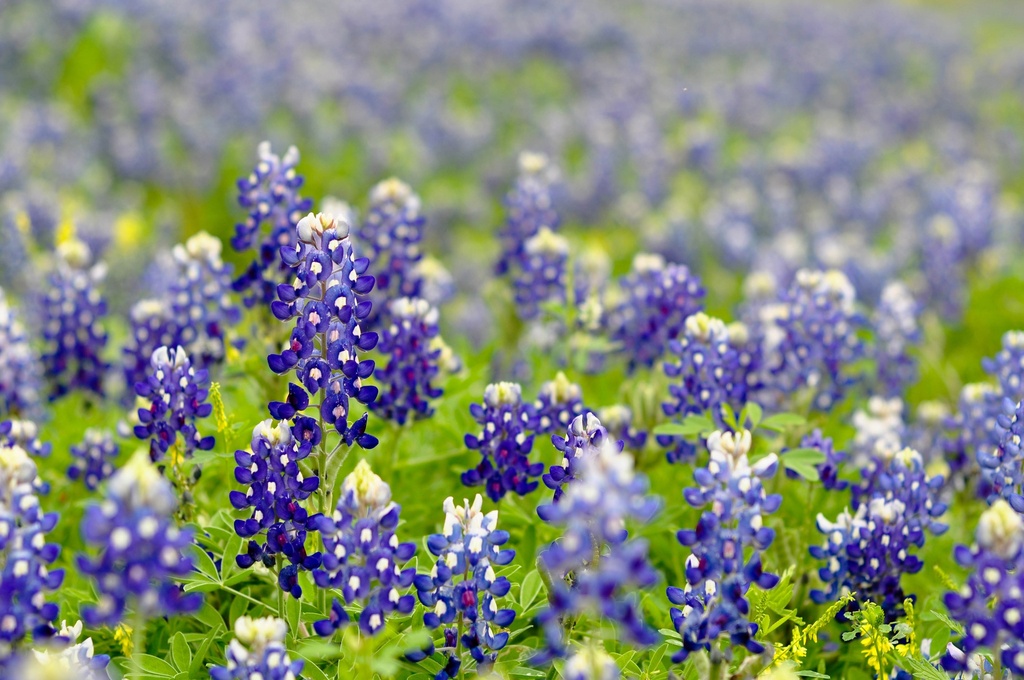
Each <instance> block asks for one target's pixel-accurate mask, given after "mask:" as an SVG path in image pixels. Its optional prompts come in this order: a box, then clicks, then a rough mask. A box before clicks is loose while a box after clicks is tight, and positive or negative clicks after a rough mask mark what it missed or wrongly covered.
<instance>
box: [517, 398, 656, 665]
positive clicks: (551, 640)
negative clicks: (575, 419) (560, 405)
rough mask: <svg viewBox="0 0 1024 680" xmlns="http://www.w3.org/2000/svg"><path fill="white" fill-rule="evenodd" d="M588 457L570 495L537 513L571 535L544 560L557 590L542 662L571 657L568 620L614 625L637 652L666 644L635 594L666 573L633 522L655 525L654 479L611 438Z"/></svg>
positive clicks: (541, 618)
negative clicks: (634, 533)
mask: <svg viewBox="0 0 1024 680" xmlns="http://www.w3.org/2000/svg"><path fill="white" fill-rule="evenodd" d="M591 417H592V416H591ZM599 425H600V423H596V424H594V425H593V427H592V428H591V429H594V428H596V427H597V426H599ZM571 436H572V435H571V433H570V436H569V438H571ZM584 451H585V453H584V455H581V456H580V459H579V467H578V468H577V471H576V474H575V478H574V479H573V480H572V481H571V482H569V483H568V484H567V485H566V489H565V493H564V494H563V495H562V496H561V497H560V498H559V499H558V501H557V502H553V503H550V504H546V505H541V506H540V507H539V508H537V514H538V515H539V516H540V517H541V519H543V520H544V521H545V522H548V523H550V524H553V525H555V526H558V527H562V528H563V532H564V533H563V534H562V537H561V538H560V539H558V540H557V541H555V542H554V543H551V544H550V545H548V546H547V547H546V548H544V549H543V550H542V551H541V553H540V557H539V561H540V566H541V568H542V569H544V570H546V571H547V573H548V574H549V576H550V578H551V584H552V585H551V587H550V588H549V591H548V606H547V607H545V608H544V609H542V610H541V612H540V613H539V614H538V616H537V624H538V625H539V626H540V627H541V628H542V630H543V634H544V649H543V650H541V651H540V652H538V654H537V655H536V656H535V657H534V659H533V661H534V662H535V663H545V662H547V661H549V660H551V659H552V658H554V657H565V656H567V655H568V653H569V647H568V642H569V641H568V640H567V639H565V636H564V633H563V629H562V621H563V620H564V619H565V618H566V617H574V616H579V615H581V614H584V613H590V614H596V615H597V616H599V617H601V618H602V619H605V620H608V621H611V622H613V623H614V624H615V625H616V626H617V628H618V630H619V631H620V633H621V635H622V637H623V639H624V640H625V641H627V642H629V643H630V644H632V645H638V646H647V645H651V644H653V643H655V642H656V641H657V640H658V634H657V632H656V631H655V630H654V629H653V628H651V627H650V625H649V624H648V623H647V622H646V621H645V620H644V617H643V614H642V612H641V610H640V606H639V601H638V598H637V596H636V593H635V591H636V590H638V589H643V588H649V587H650V586H652V585H654V584H655V583H656V582H657V580H658V574H657V572H656V571H655V570H654V568H653V567H652V566H651V565H650V563H649V562H648V560H647V542H646V541H644V540H641V539H631V538H630V537H629V533H628V532H627V530H626V524H625V523H626V521H627V520H635V521H639V522H646V521H648V520H650V519H651V518H652V517H653V516H654V515H655V514H656V513H657V511H658V509H659V506H660V504H659V503H658V501H657V500H656V499H654V498H653V497H651V496H648V495H647V479H646V477H644V476H643V475H640V474H637V473H636V472H635V471H634V469H633V457H632V456H630V455H629V454H625V453H622V451H621V446H620V445H619V444H618V443H617V442H613V441H612V440H611V439H610V438H603V439H602V442H601V445H600V446H599V447H597V448H587V449H584Z"/></svg>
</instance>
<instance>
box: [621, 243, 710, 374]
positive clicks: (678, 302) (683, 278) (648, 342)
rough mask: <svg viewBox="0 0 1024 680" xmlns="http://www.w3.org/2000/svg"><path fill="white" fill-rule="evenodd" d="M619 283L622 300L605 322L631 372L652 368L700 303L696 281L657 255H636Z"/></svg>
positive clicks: (701, 296) (701, 294) (701, 295)
mask: <svg viewBox="0 0 1024 680" xmlns="http://www.w3.org/2000/svg"><path fill="white" fill-rule="evenodd" d="M620 287H621V289H622V298H621V301H620V302H619V304H618V305H615V306H614V307H613V309H612V310H611V311H610V313H609V326H610V331H611V336H612V339H613V340H615V341H616V342H618V343H619V344H620V345H621V348H622V350H623V351H624V352H625V353H626V356H627V357H628V365H629V370H631V371H633V370H636V369H637V368H639V367H641V366H648V367H650V366H653V365H654V364H655V363H656V362H657V361H658V359H660V358H661V357H662V355H663V354H664V353H665V351H666V350H667V349H668V344H669V342H670V341H671V340H675V339H676V338H678V337H679V335H680V334H681V333H682V332H683V325H684V322H685V321H686V319H687V317H689V316H690V315H691V314H696V313H697V312H699V311H700V310H701V308H702V307H703V306H704V287H703V286H702V285H701V282H700V279H699V278H698V277H697V276H695V275H693V274H691V273H690V270H689V269H687V268H686V266H684V265H681V264H666V263H665V260H664V258H662V257H661V256H660V255H649V254H640V255H637V256H636V257H635V258H634V259H633V269H632V271H631V272H630V273H629V275H627V276H626V277H624V278H623V279H622V281H621V283H620Z"/></svg>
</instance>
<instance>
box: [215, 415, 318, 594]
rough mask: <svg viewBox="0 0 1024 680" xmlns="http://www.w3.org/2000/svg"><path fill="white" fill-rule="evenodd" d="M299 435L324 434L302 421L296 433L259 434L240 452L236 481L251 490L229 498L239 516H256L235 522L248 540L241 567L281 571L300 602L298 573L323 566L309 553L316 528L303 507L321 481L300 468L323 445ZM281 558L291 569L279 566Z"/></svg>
mask: <svg viewBox="0 0 1024 680" xmlns="http://www.w3.org/2000/svg"><path fill="white" fill-rule="evenodd" d="M305 421H309V422H305ZM295 430H298V431H299V432H300V433H301V432H310V433H319V428H317V426H316V423H315V422H312V419H310V418H302V417H300V418H298V419H296V426H295V427H294V428H293V427H291V426H289V424H288V423H287V422H280V423H278V424H277V425H274V424H273V421H270V420H264V421H263V422H261V423H260V424H258V425H257V426H256V427H254V428H253V431H252V445H251V447H250V450H249V451H236V452H235V462H236V463H237V464H238V467H236V468H235V479H236V480H237V481H238V482H239V483H240V484H245V485H247V486H248V487H249V488H248V489H247V490H246V491H245V493H242V492H241V491H232V492H231V493H230V494H229V498H230V501H231V505H232V506H233V507H234V508H236V509H237V510H248V509H250V508H251V510H252V514H251V515H250V516H249V517H248V518H247V519H238V520H235V533H237V534H238V535H239V536H241V537H242V538H243V539H248V543H247V545H246V551H245V552H244V553H242V554H241V555H238V556H237V557H236V558H235V560H236V562H237V563H238V566H240V567H242V568H243V569H247V568H249V567H251V566H252V565H253V564H255V563H256V562H260V563H262V564H263V565H264V566H266V567H268V568H271V569H272V568H274V567H276V566H280V567H281V568H280V578H279V579H278V584H279V585H280V586H281V588H282V589H284V590H287V591H289V592H290V593H291V594H292V595H293V596H294V597H299V596H300V595H301V594H302V589H301V588H300V587H299V585H298V580H297V578H295V576H297V574H298V570H300V569H302V570H311V569H315V568H316V567H318V566H320V560H321V556H320V553H313V554H309V553H308V551H307V550H306V538H307V535H308V533H309V532H310V531H311V530H312V528H311V526H310V516H309V513H308V512H307V510H306V508H305V507H303V505H302V502H303V501H305V500H306V499H307V498H309V496H310V495H311V494H313V493H314V492H315V491H316V490H317V489H318V488H319V487H320V479H319V478H318V477H316V476H309V477H307V476H305V475H303V473H302V470H301V469H300V467H299V465H300V463H301V462H302V461H303V460H305V459H306V458H308V457H309V454H310V452H311V451H312V450H313V447H314V446H316V445H317V444H319V435H318V434H317V435H316V436H313V437H310V438H305V437H301V436H295ZM278 555H283V556H284V557H285V558H286V559H287V560H288V563H289V564H288V565H284V566H281V565H278V564H277V559H278V557H277V556H278Z"/></svg>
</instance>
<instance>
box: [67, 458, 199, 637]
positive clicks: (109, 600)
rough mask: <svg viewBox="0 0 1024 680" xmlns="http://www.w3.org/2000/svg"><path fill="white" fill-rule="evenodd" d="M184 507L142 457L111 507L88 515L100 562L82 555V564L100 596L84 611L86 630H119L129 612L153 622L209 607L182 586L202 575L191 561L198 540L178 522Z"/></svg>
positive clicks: (122, 476) (116, 483)
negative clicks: (193, 575)
mask: <svg viewBox="0 0 1024 680" xmlns="http://www.w3.org/2000/svg"><path fill="white" fill-rule="evenodd" d="M177 503H178V501H177V498H176V497H175V494H174V490H173V489H172V488H171V485H170V483H169V482H167V480H166V479H164V477H163V476H162V475H161V474H160V472H159V470H157V469H156V468H155V467H154V466H153V464H152V463H151V462H150V461H149V456H148V454H147V453H146V452H145V451H139V452H138V453H136V454H135V456H133V457H132V459H131V460H130V461H129V462H128V463H127V464H126V465H125V466H124V467H122V468H121V469H119V470H118V471H117V472H116V473H115V474H114V476H113V477H111V478H110V482H109V483H108V484H107V497H106V499H105V500H104V501H102V502H101V503H93V504H91V505H89V507H88V508H87V509H86V511H85V516H84V517H83V518H82V538H83V539H84V540H85V542H86V544H87V545H89V546H93V547H95V548H97V549H98V554H97V555H96V556H95V557H90V556H89V555H87V554H83V555H79V556H78V559H77V562H76V564H77V566H78V569H79V570H80V571H81V572H82V573H83V574H84V575H86V576H87V577H89V578H90V579H92V581H93V582H94V584H95V587H96V590H97V591H98V592H99V596H100V597H99V601H98V602H97V603H96V604H95V605H85V606H83V607H82V618H83V619H84V620H85V622H86V624H87V625H90V626H100V625H114V624H117V623H119V622H120V621H123V620H124V618H125V614H126V611H127V610H129V609H130V610H132V611H134V613H135V616H136V617H139V618H143V619H147V618H151V617H154V616H170V615H173V614H187V613H191V612H194V611H196V610H197V609H199V607H200V605H202V602H203V598H202V595H201V594H200V593H195V592H192V593H186V592H184V591H183V590H182V588H181V586H180V585H179V584H178V583H176V582H175V580H176V579H181V578H183V577H185V576H188V575H189V574H190V573H192V571H193V570H194V569H195V564H194V563H193V560H192V558H191V557H189V556H188V553H189V550H190V547H191V545H192V542H193V536H192V532H191V531H190V530H188V529H179V528H178V527H177V526H175V524H174V520H173V519H172V513H173V512H174V509H175V507H176V505H177Z"/></svg>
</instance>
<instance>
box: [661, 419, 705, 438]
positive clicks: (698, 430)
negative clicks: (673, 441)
mask: <svg viewBox="0 0 1024 680" xmlns="http://www.w3.org/2000/svg"><path fill="white" fill-rule="evenodd" d="M714 431H715V423H714V422H713V421H712V420H711V418H709V417H707V416H703V415H696V414H693V415H688V416H686V417H685V418H683V422H681V423H664V424H662V425H658V426H657V427H656V428H654V434H656V435H666V436H671V437H695V436H701V437H703V436H705V435H706V434H709V433H711V432H714Z"/></svg>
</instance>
